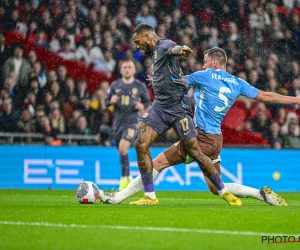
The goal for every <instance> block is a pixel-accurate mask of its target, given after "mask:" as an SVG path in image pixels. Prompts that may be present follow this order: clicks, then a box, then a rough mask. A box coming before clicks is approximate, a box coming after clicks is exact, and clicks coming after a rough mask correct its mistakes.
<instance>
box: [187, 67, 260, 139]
mask: <svg viewBox="0 0 300 250" xmlns="http://www.w3.org/2000/svg"><path fill="white" fill-rule="evenodd" d="M186 83H187V84H188V85H191V86H195V87H196V89H195V93H194V98H195V102H196V107H195V116H194V121H195V124H196V126H197V127H199V128H200V129H201V130H204V131H205V132H206V133H208V134H221V128H220V127H221V122H222V120H223V118H224V116H225V115H226V113H227V111H228V110H229V109H230V107H231V106H232V105H233V103H234V101H235V100H236V99H237V98H238V97H239V96H240V95H243V96H247V97H249V98H252V99H253V98H255V97H256V96H257V95H258V92H259V90H258V89H257V88H254V87H252V86H250V85H249V84H248V83H247V82H246V81H244V80H242V79H240V78H238V77H236V76H233V75H230V74H229V73H227V72H226V71H225V70H221V69H219V70H213V69H211V68H209V69H206V70H204V71H197V72H195V73H193V74H190V75H187V76H186Z"/></svg>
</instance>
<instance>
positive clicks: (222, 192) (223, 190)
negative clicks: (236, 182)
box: [218, 183, 228, 196]
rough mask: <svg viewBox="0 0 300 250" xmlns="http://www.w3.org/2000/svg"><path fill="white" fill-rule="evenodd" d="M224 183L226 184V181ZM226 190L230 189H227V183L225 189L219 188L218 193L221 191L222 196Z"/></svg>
mask: <svg viewBox="0 0 300 250" xmlns="http://www.w3.org/2000/svg"><path fill="white" fill-rule="evenodd" d="M224 185H225V183H224ZM226 191H228V189H227V187H226V185H225V187H224V188H223V189H221V190H218V193H219V195H220V196H222V195H223V194H224V193H225V192H226Z"/></svg>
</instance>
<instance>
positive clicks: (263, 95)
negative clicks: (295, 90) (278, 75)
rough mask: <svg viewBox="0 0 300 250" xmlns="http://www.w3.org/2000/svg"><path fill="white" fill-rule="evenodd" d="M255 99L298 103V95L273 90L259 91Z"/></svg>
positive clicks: (299, 98)
mask: <svg viewBox="0 0 300 250" xmlns="http://www.w3.org/2000/svg"><path fill="white" fill-rule="evenodd" d="M255 100H256V101H259V102H272V103H281V104H300V95H299V96H297V97H295V96H285V95H279V94H276V93H273V92H265V91H259V92H258V95H257V96H256V97H255Z"/></svg>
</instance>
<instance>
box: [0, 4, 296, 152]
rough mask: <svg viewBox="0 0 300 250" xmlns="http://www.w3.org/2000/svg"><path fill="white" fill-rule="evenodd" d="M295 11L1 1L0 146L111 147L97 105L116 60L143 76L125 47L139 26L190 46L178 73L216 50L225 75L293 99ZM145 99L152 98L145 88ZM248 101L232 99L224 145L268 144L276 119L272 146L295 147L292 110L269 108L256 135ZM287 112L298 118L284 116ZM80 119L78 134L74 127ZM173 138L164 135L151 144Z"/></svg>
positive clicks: (106, 117)
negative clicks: (277, 142)
mask: <svg viewBox="0 0 300 250" xmlns="http://www.w3.org/2000/svg"><path fill="white" fill-rule="evenodd" d="M299 5H300V4H299V3H298V1H280V0H279V1H274V0H266V1H254V0H251V1H243V0H225V1H215V0H213V1H207V0H204V1H191V0H188V1H186V0H185V1H180V0H176V1H173V0H164V1H158V0H138V1H133V0H118V1H117V0H116V1H114V0H89V1H80V0H56V1H54V0H20V1H8V0H1V1H0V56H1V60H0V90H1V91H0V93H1V95H0V105H1V108H0V138H1V139H0V143H46V144H50V145H61V143H62V144H68V143H69V144H78V145H103V146H110V145H113V144H114V142H113V141H112V139H111V138H112V137H111V134H110V133H111V124H112V119H113V111H112V110H108V109H106V107H105V105H103V100H104V98H105V96H106V91H107V88H108V86H109V84H110V83H111V82H112V81H114V80H115V79H117V78H118V77H119V72H118V67H119V64H120V62H121V61H122V60H123V59H132V60H133V61H134V63H135V65H136V67H137V71H138V72H137V78H138V79H140V80H141V81H142V82H145V84H146V77H147V74H149V73H150V72H151V60H150V61H149V58H147V57H145V56H144V55H143V53H141V51H139V50H137V49H136V48H135V46H134V44H133V43H132V41H131V34H130V33H131V31H132V30H133V29H134V27H135V25H136V24H137V23H138V22H139V21H141V20H142V21H143V22H149V23H150V24H152V25H153V26H155V27H156V30H157V33H158V34H159V36H161V37H167V38H170V39H173V40H174V41H176V42H178V43H179V44H186V45H188V46H190V47H192V48H193V49H194V51H195V53H194V54H193V55H192V56H191V58H189V59H185V58H182V59H181V60H180V63H181V66H182V69H183V72H184V73H185V74H189V73H191V72H194V71H196V70H201V68H202V58H203V51H204V50H206V49H208V48H211V47H214V46H219V47H222V48H223V49H224V50H225V51H226V52H227V54H228V64H227V70H228V72H229V73H232V74H235V75H237V76H238V77H241V78H243V79H244V80H246V81H248V82H249V83H250V84H251V85H253V86H255V87H257V88H259V89H262V90H267V91H273V92H277V93H280V94H288V95H293V96H296V95H299V94H300V70H299V68H300V67H299V60H300V54H299V51H300V50H299V49H300V42H299V41H300V32H299V31H300V14H299V13H300V11H299V10H300V6H299ZM16 47H19V48H20V50H19V51H18V52H16V51H15V49H16ZM91 51H93V52H92V53H91ZM15 53H19V54H20V55H21V57H19V56H20V55H16V54H15ZM20 58H23V59H22V63H21V61H20ZM25 65H28V68H27V69H26V70H25ZM21 76H22V77H21ZM84 82H86V83H87V84H86V87H85V83H84ZM148 93H149V95H150V97H151V100H152V101H153V98H154V97H153V92H152V90H151V88H150V87H148ZM54 101H57V102H58V104H57V105H56V104H55V105H54V104H53V103H54ZM256 105H257V104H256V103H255V102H252V104H251V103H250V104H249V103H247V102H245V101H244V100H243V99H241V100H238V101H237V102H236V103H235V105H234V106H233V107H232V109H231V110H230V111H229V112H228V114H227V116H226V117H225V119H224V121H223V125H222V131H223V134H224V144H225V145H228V146H234V145H239V146H241V145H244V146H245V145H247V146H253V147H274V143H270V142H268V138H271V137H272V136H271V134H272V133H274V130H275V129H274V128H273V129H271V125H270V124H271V123H272V122H273V121H277V122H278V124H279V126H284V127H283V128H284V129H283V130H284V131H285V133H286V134H288V133H289V132H288V131H290V135H289V138H287V136H286V134H285V135H284V134H282V135H280V136H282V138H283V140H284V138H286V140H287V141H286V143H285V142H284V141H283V142H282V143H281V145H282V146H281V147H280V148H284V147H289V148H293V147H297V145H296V143H297V139H298V138H299V135H298V133H297V132H293V131H292V127H293V126H294V127H295V128H294V131H295V130H296V131H297V126H298V120H299V118H300V107H298V106H297V105H294V106H293V105H287V106H282V105H271V104H270V105H269V104H268V105H267V107H266V116H267V119H268V124H266V126H264V127H263V131H261V130H260V131H257V127H258V125H257V124H258V123H259V122H257V120H255V117H257V116H258V114H257V108H256ZM54 106H57V107H55V108H54ZM56 109H58V110H59V112H58V111H56ZM27 111H29V116H30V117H29V118H28V115H27V113H28V112H27ZM291 112H292V113H293V114H294V116H296V117H297V119H296V118H295V117H294V119H287V115H288V114H289V113H291ZM82 116H84V117H85V119H82ZM45 117H46V118H45ZM261 118H262V116H261V117H260V119H261ZM48 119H49V126H48V125H47V126H46V125H45V124H44V123H48ZM78 119H81V122H78ZM85 120H86V129H84V130H82V129H81V130H80V129H79V127H78V126H79V125H80V124H81V126H83V125H84V124H85ZM258 120H259V119H258ZM61 121H63V124H64V129H61V126H59V125H58V124H61V123H62V122H61ZM43 122H44V123H43ZM286 122H287V123H286ZM259 126H260V125H259ZM260 127H261V126H260ZM59 128H60V129H59ZM84 131H85V132H84ZM25 134H27V135H26V136H25ZM290 137H292V138H293V139H294V140H291V138H290ZM174 140H176V135H174V132H172V131H169V132H168V133H167V134H166V135H165V136H164V137H162V138H161V140H160V141H159V142H158V143H160V144H162V145H164V143H168V144H169V143H170V142H172V141H174ZM291 141H293V142H294V143H291Z"/></svg>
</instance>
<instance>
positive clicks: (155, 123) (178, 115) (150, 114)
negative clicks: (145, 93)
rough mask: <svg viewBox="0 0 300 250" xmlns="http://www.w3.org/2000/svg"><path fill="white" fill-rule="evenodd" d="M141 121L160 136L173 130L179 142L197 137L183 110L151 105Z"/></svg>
mask: <svg viewBox="0 0 300 250" xmlns="http://www.w3.org/2000/svg"><path fill="white" fill-rule="evenodd" d="M141 121H142V122H143V123H145V124H147V125H148V126H149V127H151V128H153V129H154V130H155V131H156V132H157V133H158V134H159V135H162V134H163V133H165V132H166V131H167V130H169V129H170V128H174V130H175V131H176V133H177V135H178V137H179V138H180V140H189V139H191V138H193V137H195V136H196V135H197V132H196V129H195V125H194V122H193V119H192V117H191V116H190V115H189V113H188V112H187V111H185V110H184V109H183V108H178V109H176V110H172V109H166V108H161V107H158V106H157V105H155V103H153V105H152V106H151V107H150V108H149V109H148V110H147V112H146V113H145V114H144V115H143V117H142V118H141Z"/></svg>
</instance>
